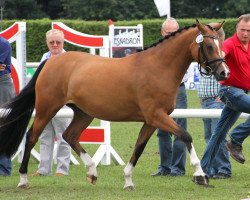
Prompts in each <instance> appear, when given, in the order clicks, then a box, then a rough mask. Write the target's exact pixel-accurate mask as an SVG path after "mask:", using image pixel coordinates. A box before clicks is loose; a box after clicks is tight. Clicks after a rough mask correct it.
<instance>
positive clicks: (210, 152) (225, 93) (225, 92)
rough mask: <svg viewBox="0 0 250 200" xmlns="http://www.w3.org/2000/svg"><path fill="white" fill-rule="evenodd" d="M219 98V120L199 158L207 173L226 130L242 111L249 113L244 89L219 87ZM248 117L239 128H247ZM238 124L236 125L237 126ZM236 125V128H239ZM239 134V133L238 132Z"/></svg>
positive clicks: (249, 107) (248, 125)
mask: <svg viewBox="0 0 250 200" xmlns="http://www.w3.org/2000/svg"><path fill="white" fill-rule="evenodd" d="M220 98H221V100H222V102H223V103H224V104H225V107H224V108H223V110H222V113H221V117H220V119H219V122H218V124H217V126H216V128H215V130H214V132H213V133H212V136H211V138H210V140H209V142H208V144H207V148H206V150H205V152H204V155H203V157H202V159H201V166H202V168H203V170H204V172H205V173H208V175H209V169H210V168H211V166H212V164H213V162H214V158H215V156H216V155H217V152H218V150H219V147H220V144H221V143H222V141H223V140H225V138H226V136H227V133H228V131H229V130H230V128H231V127H232V126H233V125H234V123H235V122H236V121H237V119H238V118H239V116H240V114H241V113H242V112H245V113H250V96H248V95H247V94H246V91H244V90H242V89H240V88H236V87H230V86H223V85H222V86H221V87H220ZM249 121H250V120H249V119H248V120H247V121H246V122H245V125H244V126H243V125H239V126H240V129H244V130H249V127H250V123H249ZM239 126H238V127H239ZM240 129H238V128H237V127H236V130H240ZM238 134H241V133H238Z"/></svg>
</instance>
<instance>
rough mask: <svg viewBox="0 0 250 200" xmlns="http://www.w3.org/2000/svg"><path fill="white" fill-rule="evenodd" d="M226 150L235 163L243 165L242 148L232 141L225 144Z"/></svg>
mask: <svg viewBox="0 0 250 200" xmlns="http://www.w3.org/2000/svg"><path fill="white" fill-rule="evenodd" d="M226 147H227V150H228V151H229V152H230V155H231V157H232V158H233V159H234V160H236V161H237V162H239V163H241V164H244V162H245V158H244V155H243V153H242V146H241V145H239V144H235V143H234V142H232V140H230V141H228V142H227V143H226Z"/></svg>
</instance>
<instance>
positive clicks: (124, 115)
mask: <svg viewBox="0 0 250 200" xmlns="http://www.w3.org/2000/svg"><path fill="white" fill-rule="evenodd" d="M74 102H75V103H76V104H77V106H78V107H79V108H80V109H81V110H82V111H84V112H85V113H87V114H89V115H90V116H93V117H95V118H98V119H103V120H108V121H142V120H143V117H142V114H141V112H140V110H139V107H138V106H137V105H136V104H135V102H133V101H131V100H129V99H128V98H127V96H123V95H122V94H121V93H116V92H108V91H107V92H106V93H105V92H101V94H100V92H99V93H97V92H95V91H93V90H92V91H91V92H88V93H86V91H85V92H82V93H80V95H79V96H78V97H77V98H76V99H75V100H74Z"/></svg>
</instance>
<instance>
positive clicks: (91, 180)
mask: <svg viewBox="0 0 250 200" xmlns="http://www.w3.org/2000/svg"><path fill="white" fill-rule="evenodd" d="M87 181H88V182H90V183H91V184H92V185H95V184H96V181H97V177H96V176H94V175H87Z"/></svg>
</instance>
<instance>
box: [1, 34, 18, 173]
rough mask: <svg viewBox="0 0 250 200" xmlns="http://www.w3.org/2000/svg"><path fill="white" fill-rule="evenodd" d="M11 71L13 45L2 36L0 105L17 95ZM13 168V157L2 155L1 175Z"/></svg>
mask: <svg viewBox="0 0 250 200" xmlns="http://www.w3.org/2000/svg"><path fill="white" fill-rule="evenodd" d="M10 73H11V46H10V43H9V42H8V41H7V40H6V39H4V38H2V37H0V107H2V106H3V104H4V103H7V101H9V100H11V99H12V98H13V97H14V96H15V89H14V85H13V80H12V78H11V76H10ZM11 170H12V163H11V158H9V157H7V156H6V155H0V176H10V175H11Z"/></svg>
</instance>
